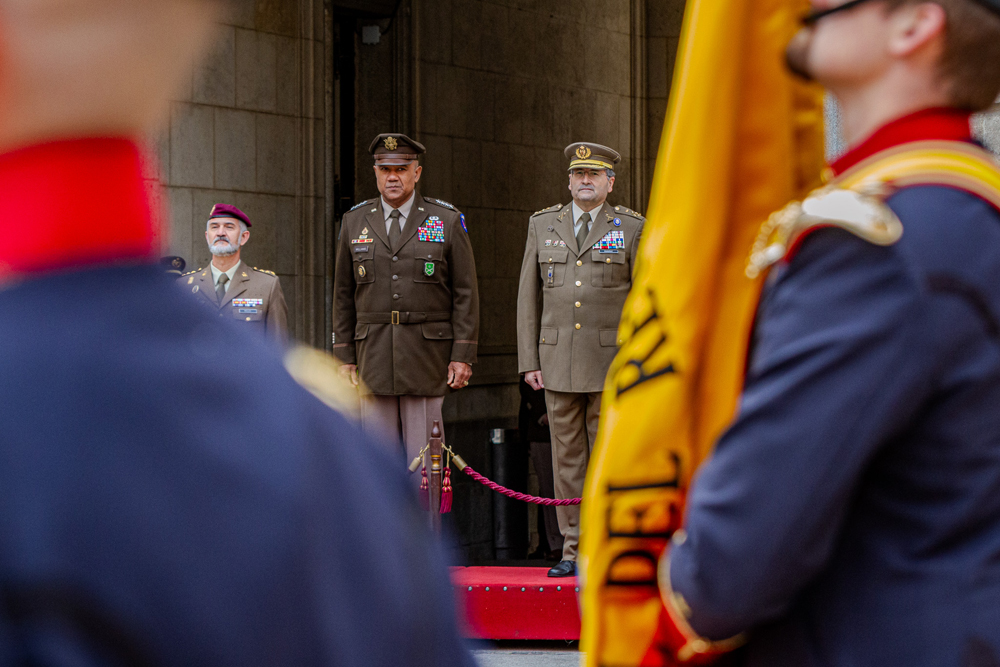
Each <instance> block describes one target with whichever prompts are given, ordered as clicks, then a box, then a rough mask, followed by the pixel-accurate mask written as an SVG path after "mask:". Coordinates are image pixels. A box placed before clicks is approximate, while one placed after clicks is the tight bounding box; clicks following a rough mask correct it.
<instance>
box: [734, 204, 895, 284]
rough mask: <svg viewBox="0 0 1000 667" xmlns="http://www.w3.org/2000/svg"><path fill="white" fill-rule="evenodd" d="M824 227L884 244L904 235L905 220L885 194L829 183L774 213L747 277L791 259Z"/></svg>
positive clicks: (763, 229) (762, 231)
mask: <svg viewBox="0 0 1000 667" xmlns="http://www.w3.org/2000/svg"><path fill="white" fill-rule="evenodd" d="M822 227H838V228H840V229H843V230H845V231H847V232H850V233H851V234H853V235H855V236H857V237H858V238H861V239H864V240H865V241H868V242H869V243H873V244H875V245H881V246H889V245H893V244H894V243H896V242H897V241H898V240H899V239H900V238H901V237H902V236H903V223H902V222H900V220H899V218H898V217H896V214H895V213H894V212H893V211H892V209H891V208H889V206H888V205H887V204H886V203H885V201H884V196H880V195H879V194H876V193H875V192H874V191H872V192H858V191H856V190H847V189H843V188H839V187H835V186H825V187H823V188H820V189H819V190H816V191H815V192H813V193H812V194H810V195H809V197H807V198H806V199H805V200H804V201H802V202H797V201H795V202H792V203H791V204H789V205H788V206H786V207H785V208H783V209H781V210H780V211H778V212H776V213H773V214H771V217H770V218H768V220H767V222H765V223H764V224H763V226H761V228H760V232H759V233H758V235H757V240H756V241H755V242H754V244H753V249H752V250H751V251H750V259H749V261H748V262H747V267H746V275H747V277H748V278H751V279H753V278H756V277H757V276H759V275H760V274H761V273H763V272H764V270H765V269H767V268H768V267H769V266H771V265H772V264H775V263H777V262H779V261H781V260H786V261H787V260H789V259H791V257H792V256H793V255H794V254H795V251H796V250H797V249H798V248H799V246H800V245H801V244H802V241H803V240H804V239H805V238H806V236H808V235H809V233H810V232H812V231H814V230H817V229H820V228H822Z"/></svg>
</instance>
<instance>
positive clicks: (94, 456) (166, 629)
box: [0, 140, 472, 667]
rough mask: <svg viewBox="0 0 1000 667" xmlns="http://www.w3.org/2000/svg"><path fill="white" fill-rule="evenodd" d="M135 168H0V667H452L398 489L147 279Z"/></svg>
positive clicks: (443, 582)
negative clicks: (25, 251)
mask: <svg viewBox="0 0 1000 667" xmlns="http://www.w3.org/2000/svg"><path fill="white" fill-rule="evenodd" d="M24 160H27V161H28V162H29V164H28V166H27V167H24V166H22V162H23V161H24ZM123 163H124V165H123ZM141 164H142V162H141V160H140V157H139V151H138V149H137V148H136V147H135V146H134V145H132V144H131V143H129V142H120V141H107V140H95V141H88V142H70V143H69V144H68V145H66V146H64V145H62V144H50V145H47V146H44V147H41V148H37V149H24V150H22V151H19V152H18V153H17V154H15V155H14V156H13V157H12V156H0V213H2V215H0V233H2V234H3V235H4V237H5V239H6V240H7V241H10V239H11V235H13V236H14V237H15V238H16V237H17V235H18V231H19V230H24V231H26V232H28V233H30V234H31V237H30V238H27V239H26V242H25V243H18V242H16V241H15V242H13V243H10V242H8V243H5V244H2V245H0V264H2V265H3V268H2V269H0V340H2V341H3V342H2V344H0V423H2V424H3V428H2V429H0V508H3V509H2V511H0V665H54V666H55V665H58V666H63V665H88V666H100V667H110V666H116V667H117V666H122V667H123V666H125V665H130V666H135V665H149V666H152V665H155V666H157V667H197V666H201V665H204V666H205V667H209V666H210V667H224V666H228V665H231V666H233V667H246V666H247V665H262V664H266V665H275V666H277V665H287V666H288V667H308V666H315V667H321V666H322V667H326V666H328V665H376V664H378V665H426V666H427V667H440V666H441V665H451V664H459V665H463V666H464V665H470V666H471V664H472V662H471V659H470V658H469V656H468V655H467V654H466V652H465V651H464V649H463V648H462V647H461V645H460V640H459V639H458V637H457V633H456V631H455V630H454V615H453V612H452V601H451V588H450V586H449V585H448V581H447V579H446V573H445V571H444V567H443V565H442V562H443V561H442V560H441V554H440V553H439V550H438V548H437V547H436V546H435V543H434V541H433V540H432V538H431V536H430V535H429V534H427V533H426V531H425V530H424V529H423V528H422V526H423V524H424V522H423V521H421V520H420V517H419V516H417V515H418V513H419V510H418V509H417V508H416V506H415V504H414V503H412V502H411V500H410V498H409V494H410V491H409V487H407V485H406V480H405V479H403V478H402V475H401V474H397V473H396V472H395V466H394V465H392V464H391V462H390V461H389V458H388V457H387V455H385V454H384V453H383V452H382V449H383V448H382V447H380V446H378V445H375V444H373V443H368V442H366V439H367V438H366V436H364V435H363V434H362V433H360V431H359V429H358V428H357V426H356V425H355V424H354V423H352V422H351V421H349V420H347V419H345V418H344V417H342V416H341V415H339V414H337V413H335V412H333V411H332V410H330V409H329V408H327V407H326V406H325V405H323V404H322V403H321V402H320V401H319V400H318V399H316V398H314V397H313V396H312V395H311V394H310V393H308V392H307V391H305V390H304V389H302V388H301V387H300V386H299V385H297V384H296V383H295V382H294V381H293V380H292V378H291V377H290V376H289V374H288V373H287V372H285V370H284V367H283V365H282V360H281V356H280V351H279V350H278V348H277V347H276V346H274V345H273V343H271V342H269V341H267V340H266V339H265V338H263V337H261V336H259V335H254V334H253V333H252V332H250V331H248V330H247V329H246V328H245V327H241V326H239V325H238V323H237V322H235V321H234V319H233V318H219V317H217V316H215V315H212V314H211V313H209V312H208V311H206V309H205V308H203V307H202V306H201V305H199V304H198V303H197V302H196V301H194V300H192V299H191V298H190V296H189V295H186V294H184V293H182V292H181V291H179V290H178V289H177V287H176V285H175V284H174V282H175V279H173V278H170V277H167V276H164V275H163V274H162V269H161V268H159V267H157V266H156V265H155V264H152V262H155V255H156V245H155V240H154V237H153V235H152V234H151V233H150V230H151V225H150V224H149V221H148V218H146V219H143V216H144V215H147V216H148V210H150V209H149V207H148V205H143V204H140V203H139V202H141V201H144V199H145V196H146V195H145V192H146V189H145V186H144V181H143V180H142V171H141ZM32 165H33V166H34V169H33V168H32ZM26 199H30V201H27V202H26V201H25V200H26ZM40 201H41V202H44V206H39V202H40ZM109 201H115V202H117V204H116V213H117V215H116V219H115V221H114V222H113V223H110V222H108V219H107V202H109ZM127 202H131V203H132V206H130V205H129V204H128V203H127ZM133 209H135V210H133ZM12 211H13V212H14V213H16V215H13V216H12V215H10V214H9V213H10V212H12ZM50 213H51V215H48V214H50ZM46 216H48V217H46ZM60 224H61V225H62V226H61V227H60ZM15 226H17V229H15V228H14V227H15ZM47 233H48V234H49V236H46V234H47ZM74 235H75V236H74ZM67 236H72V237H73V238H77V239H81V241H80V243H85V244H86V245H85V246H81V245H79V244H77V245H73V246H71V247H70V246H67V245H66V240H65V239H66V237H67ZM19 247H26V248H29V249H31V248H34V249H40V251H41V253H42V255H43V256H42V257H32V258H31V259H32V260H39V261H31V262H23V261H20V258H19V257H18V256H17V253H16V252H15V253H11V252H9V251H10V250H11V248H14V249H15V250H16V249H17V248H19ZM41 260H44V261H41ZM145 262H150V264H145ZM11 266H13V267H15V268H18V267H20V268H21V269H22V270H23V271H27V272H26V273H21V274H20V275H18V276H17V278H16V279H15V280H13V281H11V280H8V279H6V278H5V277H4V272H5V271H7V270H8V269H9V267H11ZM43 269H44V272H42V271H43ZM245 360H252V361H245Z"/></svg>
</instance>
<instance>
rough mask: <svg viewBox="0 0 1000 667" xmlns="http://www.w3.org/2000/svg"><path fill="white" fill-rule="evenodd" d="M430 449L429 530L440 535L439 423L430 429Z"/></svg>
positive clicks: (440, 454) (440, 460) (440, 448)
mask: <svg viewBox="0 0 1000 667" xmlns="http://www.w3.org/2000/svg"><path fill="white" fill-rule="evenodd" d="M428 446H429V447H430V450H429V452H428V453H429V454H430V457H431V471H430V476H429V482H430V515H431V530H433V531H434V532H435V533H437V534H440V533H441V474H442V454H443V451H442V447H441V422H439V421H438V420H436V419H435V420H434V426H433V428H432V429H431V440H430V442H429V443H428Z"/></svg>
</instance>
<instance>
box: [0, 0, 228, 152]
mask: <svg viewBox="0 0 1000 667" xmlns="http://www.w3.org/2000/svg"><path fill="white" fill-rule="evenodd" d="M221 9H222V3H221V2H220V1H219V0H0V151H5V150H9V149H11V148H16V147H18V146H23V145H26V144H32V143H38V142H40V141H45V140H51V139H60V138H68V137H89V136H134V137H138V136H144V135H148V134H149V133H150V132H151V131H152V130H153V129H154V128H155V127H156V125H157V124H158V122H159V121H160V120H161V118H162V117H163V116H164V115H165V113H166V110H167V107H166V101H167V99H168V98H169V96H170V95H171V93H173V92H174V91H175V90H176V88H177V87H178V85H179V84H180V82H181V81H183V79H184V78H185V77H186V76H189V75H190V71H191V67H192V65H193V63H194V61H195V59H196V58H197V57H198V55H199V54H200V51H201V49H202V48H203V46H204V45H205V44H206V42H207V39H208V37H209V36H210V33H211V29H212V23H213V21H214V20H215V19H216V18H217V17H218V15H219V13H220V11H221Z"/></svg>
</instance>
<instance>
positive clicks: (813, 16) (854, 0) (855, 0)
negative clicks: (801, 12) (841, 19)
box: [802, 0, 868, 26]
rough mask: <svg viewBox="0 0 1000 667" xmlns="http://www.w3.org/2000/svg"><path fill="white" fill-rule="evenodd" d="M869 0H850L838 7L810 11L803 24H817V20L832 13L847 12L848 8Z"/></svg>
mask: <svg viewBox="0 0 1000 667" xmlns="http://www.w3.org/2000/svg"><path fill="white" fill-rule="evenodd" d="M866 2H868V0H850V2H845V3H844V4H842V5H837V6H836V7H831V8H830V9H823V10H820V11H818V12H809V13H808V14H806V15H805V16H803V17H802V25H804V26H811V25H815V24H816V22H817V21H819V20H820V19H822V18H826V17H827V16H830V15H831V14H836V13H837V12H845V11H847V10H848V9H854V8H855V7H857V6H858V5H861V4H864V3H866Z"/></svg>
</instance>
